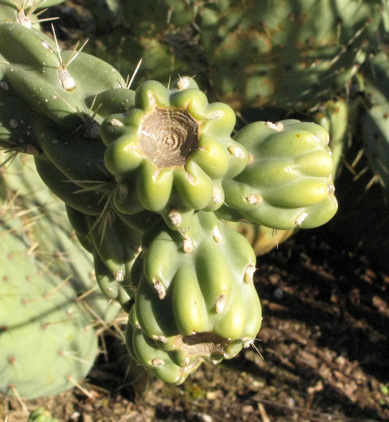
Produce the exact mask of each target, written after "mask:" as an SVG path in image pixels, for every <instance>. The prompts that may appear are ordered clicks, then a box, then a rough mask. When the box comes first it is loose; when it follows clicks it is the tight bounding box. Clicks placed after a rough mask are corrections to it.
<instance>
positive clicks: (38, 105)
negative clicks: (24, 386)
mask: <svg viewBox="0 0 389 422" xmlns="http://www.w3.org/2000/svg"><path fill="white" fill-rule="evenodd" d="M173 3H174V4H177V5H179V4H181V3H180V2H179V1H177V2H173ZM173 3H172V4H173ZM10 7H11V6H10ZM177 7H178V6H177ZM11 8H12V7H11ZM81 50H82V47H81V48H80V49H74V50H71V51H61V50H60V47H59V45H58V42H57V40H56V38H55V36H54V38H53V39H52V38H50V37H49V36H47V35H45V34H44V33H42V32H40V31H39V30H38V29H35V28H29V27H26V26H23V25H22V24H20V23H19V22H17V21H16V20H15V21H14V22H3V23H0V55H1V63H0V75H1V78H2V79H1V81H0V95H1V98H2V100H3V101H4V103H6V104H7V106H6V107H2V108H1V109H0V110H1V114H0V119H1V120H0V121H1V131H0V145H1V146H2V147H4V148H6V149H7V150H8V151H9V153H10V154H14V155H15V154H17V153H20V152H25V153H30V154H32V155H33V156H34V162H35V166H36V170H37V173H38V174H39V176H40V177H41V179H42V180H43V182H44V183H45V184H46V185H47V186H48V187H49V189H50V190H51V191H52V192H54V193H55V194H56V195H57V196H58V197H59V198H60V199H61V200H62V201H63V202H64V203H65V207H66V212H67V216H68V218H69V221H70V223H71V224H72V226H73V228H74V230H75V232H76V235H77V237H78V239H79V241H80V243H81V245H82V246H83V247H84V248H85V249H86V250H87V251H88V252H89V253H90V254H91V255H92V256H93V263H94V269H95V273H96V279H97V283H98V285H99V287H100V289H101V291H102V292H103V293H104V295H105V296H106V297H107V298H108V299H109V300H114V301H117V302H118V303H120V305H121V306H122V308H123V309H124V311H125V312H127V313H128V314H129V320H128V328H127V344H128V349H129V352H130V353H131V355H132V356H133V357H134V358H135V359H137V360H138V361H140V362H141V363H142V364H144V365H145V366H146V367H147V368H149V369H150V370H151V371H152V372H153V373H154V374H155V375H157V376H158V377H160V378H161V379H163V380H165V381H166V382H174V383H181V382H183V381H184V380H185V379H186V377H187V376H188V375H189V374H190V373H191V372H193V371H194V370H195V369H196V368H197V367H198V366H199V365H200V364H201V362H203V361H208V362H213V363H218V362H220V361H221V360H223V359H230V358H232V357H234V356H235V355H236V354H237V353H238V352H239V351H240V350H241V349H242V348H243V347H247V346H249V345H251V344H252V343H253V341H254V339H255V337H256V335H257V333H258V330H259V328H260V325H261V318H262V315H261V306H260V301H259V297H258V295H257V292H256V289H255V286H254V284H253V275H254V272H255V269H256V256H255V252H254V250H253V249H252V247H251V246H250V244H249V243H248V241H247V240H246V239H245V238H244V237H243V236H242V235H241V234H239V233H238V232H237V231H235V230H233V229H232V228H230V227H228V226H227V225H226V224H224V222H223V221H222V219H229V220H233V221H241V220H243V219H244V220H249V221H250V222H251V223H252V224H256V225H258V224H259V225H264V226H266V227H270V228H274V229H294V228H295V227H301V228H310V227H316V226H318V225H322V224H324V223H325V222H326V221H328V220H329V219H330V218H331V217H332V216H333V214H334V213H335V211H336V207H337V203H336V199H335V197H334V194H333V185H332V179H331V173H332V170H333V167H332V158H331V154H330V152H329V150H328V146H327V145H328V134H327V132H326V131H325V130H324V129H323V128H321V127H320V126H318V125H316V124H313V123H302V122H300V121H296V120H293V121H283V122H279V123H276V124H269V123H265V122H256V123H253V124H251V125H248V126H246V127H245V128H243V129H242V130H241V131H239V132H238V133H237V134H236V135H234V136H233V130H234V126H235V123H236V118H235V113H234V111H233V110H232V109H231V107H230V106H228V105H226V104H224V103H221V102H209V101H208V99H207V96H206V95H205V93H204V92H202V91H201V90H200V88H199V86H198V85H197V84H196V83H195V82H194V80H193V78H190V77H185V76H183V77H180V78H179V79H178V81H177V82H176V83H174V84H171V85H169V87H168V88H167V87H165V86H164V85H163V84H161V83H159V82H157V81H153V80H149V81H146V82H144V83H142V84H140V85H139V87H138V88H137V89H136V90H135V91H133V90H131V89H129V87H128V86H127V84H126V82H125V81H124V79H123V78H122V76H121V75H120V73H119V72H118V71H117V70H116V69H115V68H113V67H112V66H110V65H109V64H108V63H106V62H104V61H102V60H100V59H97V58H96V57H94V56H92V55H88V54H86V53H84V52H83V51H81ZM20 110H23V112H24V114H23V116H20ZM55 307H59V305H58V306H55ZM6 325H7V326H8V325H9V323H8V322H7V324H6ZM31 331H32V330H31ZM38 331H39V330H38ZM74 338H76V337H74ZM79 341H81V340H76V344H78V342H79ZM82 345H83V344H82ZM80 347H81V345H80ZM8 384H9V383H8ZM8 384H7V385H8ZM26 394H27V392H26Z"/></svg>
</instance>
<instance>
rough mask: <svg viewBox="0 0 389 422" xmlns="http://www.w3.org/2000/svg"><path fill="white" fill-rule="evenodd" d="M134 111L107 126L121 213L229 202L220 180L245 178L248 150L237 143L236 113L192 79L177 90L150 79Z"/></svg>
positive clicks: (141, 89) (182, 81) (104, 129)
mask: <svg viewBox="0 0 389 422" xmlns="http://www.w3.org/2000/svg"><path fill="white" fill-rule="evenodd" d="M135 106H136V108H134V109H133V110H132V111H131V112H130V113H128V114H126V115H113V116H110V117H108V118H107V119H106V120H105V121H104V123H103V125H102V132H101V134H102V137H103V141H104V142H105V144H106V145H107V151H106V153H105V164H106V167H107V169H108V170H109V171H110V173H112V174H113V175H114V176H115V177H116V180H117V188H116V191H115V195H114V203H115V206H116V208H117V209H118V210H119V212H122V213H124V214H133V213H137V212H139V211H140V210H142V209H146V210H149V211H153V212H163V211H167V212H169V211H170V210H172V209H178V210H179V211H183V212H185V211H189V210H207V211H209V210H215V209H217V208H219V207H220V206H221V205H222V203H223V190H222V188H221V181H222V180H223V178H226V177H233V176H235V175H236V174H238V173H240V172H241V171H242V170H243V168H244V167H245V165H246V163H247V154H246V151H245V149H244V148H243V147H242V146H241V145H239V144H238V143H237V142H235V141H234V140H233V139H231V132H232V130H233V127H234V124H235V114H234V113H233V111H232V110H231V109H230V108H229V107H228V106H226V105H225V104H222V103H212V104H209V103H208V101H207V98H206V96H205V95H204V94H203V92H202V91H200V90H199V89H198V87H197V85H196V83H195V82H194V81H193V80H192V79H190V78H181V79H180V80H179V81H178V82H177V84H176V85H174V86H173V87H172V88H171V89H167V88H165V87H164V86H163V85H161V84H160V83H158V82H155V81H148V82H145V83H143V84H141V85H140V87H139V88H138V89H137V90H136V96H135Z"/></svg>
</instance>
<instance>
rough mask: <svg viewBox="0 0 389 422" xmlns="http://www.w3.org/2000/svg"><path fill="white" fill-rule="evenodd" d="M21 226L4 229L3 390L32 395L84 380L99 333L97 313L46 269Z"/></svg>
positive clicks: (1, 245)
mask: <svg viewBox="0 0 389 422" xmlns="http://www.w3.org/2000/svg"><path fill="white" fill-rule="evenodd" d="M13 224H15V222H13ZM14 227H15V226H14ZM15 228H16V227H15ZM7 229H8V230H7ZM18 231H19V233H20V234H19V235H16V234H13V235H10V228H9V227H7V224H6V225H5V226H4V225H3V226H2V229H1V234H0V237H1V242H0V248H1V251H0V260H1V261H2V262H1V265H0V268H1V276H0V284H1V288H0V292H1V293H0V327H1V329H0V367H1V379H0V391H1V392H2V393H3V394H15V395H19V396H21V397H25V398H27V399H32V398H35V397H39V396H45V395H53V394H57V393H58V392H60V391H63V390H66V389H69V388H72V387H74V385H75V383H76V382H79V381H80V380H82V379H83V378H84V377H85V376H86V375H87V374H88V372H89V370H90V368H91V366H92V364H93V362H94V359H95V357H96V354H97V337H96V333H95V331H94V329H93V328H92V325H91V324H92V321H93V320H94V317H92V314H90V313H89V312H88V311H87V310H86V309H85V308H83V306H82V304H79V303H77V300H76V299H77V296H76V295H75V292H74V290H73V289H72V288H71V287H70V286H69V285H67V283H66V281H64V280H61V279H59V278H58V277H57V276H55V275H54V274H48V273H45V269H44V267H43V266H41V265H39V263H37V261H35V260H34V257H33V254H31V253H30V254H29V253H28V245H26V244H25V242H24V241H23V235H22V232H20V228H19V229H18ZM42 350H44V353H42Z"/></svg>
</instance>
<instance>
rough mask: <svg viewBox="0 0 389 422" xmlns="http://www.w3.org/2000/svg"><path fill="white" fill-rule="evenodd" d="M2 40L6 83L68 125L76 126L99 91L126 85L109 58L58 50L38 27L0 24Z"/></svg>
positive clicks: (37, 107) (33, 105) (37, 108)
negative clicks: (100, 58) (102, 58)
mask: <svg viewBox="0 0 389 422" xmlns="http://www.w3.org/2000/svg"><path fill="white" fill-rule="evenodd" d="M0 39H1V41H0V54H2V55H3V56H4V58H5V60H6V61H8V62H9V64H8V66H7V67H6V72H5V73H6V81H7V83H9V84H10V85H11V87H12V89H13V90H14V91H15V92H16V93H17V94H18V95H19V96H20V97H21V98H23V99H24V100H25V101H26V102H27V103H28V104H29V105H30V106H31V107H32V108H34V109H36V110H38V111H39V112H41V113H43V114H44V115H46V116H47V117H49V118H50V119H51V120H53V121H54V122H56V123H58V124H60V125H62V126H64V127H66V128H68V129H69V128H70V127H72V128H73V130H77V129H78V128H79V127H80V125H81V124H82V123H83V115H85V114H87V113H88V110H89V107H90V105H91V103H92V102H93V99H94V98H95V97H96V96H97V95H98V94H100V93H101V92H104V91H106V90H108V89H115V88H116V89H120V88H123V87H124V86H125V81H124V80H123V78H122V76H121V75H120V74H119V72H118V71H116V70H115V69H114V68H113V67H112V66H110V65H109V64H108V63H106V62H104V61H102V60H99V59H97V58H96V57H93V56H91V55H89V54H86V53H83V52H81V51H77V52H76V51H74V50H71V51H60V50H59V47H58V45H57V44H56V43H55V42H54V41H53V40H52V39H51V38H49V37H47V36H46V35H44V34H43V33H41V32H40V31H38V30H32V29H27V28H24V27H22V26H21V25H18V24H11V23H10V24H0ZM92 74H93V78H91V75H92ZM103 98H104V96H103ZM95 114H96V115H95V117H94V118H95V120H97V121H98V122H99V120H100V121H101V119H102V117H101V118H99V116H98V113H95ZM80 116H82V117H80ZM84 120H85V118H84Z"/></svg>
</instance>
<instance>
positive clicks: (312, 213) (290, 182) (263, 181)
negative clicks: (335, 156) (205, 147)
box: [218, 120, 337, 230]
mask: <svg viewBox="0 0 389 422" xmlns="http://www.w3.org/2000/svg"><path fill="white" fill-rule="evenodd" d="M234 139H235V140H236V141H238V142H240V143H241V144H242V145H243V146H244V147H245V148H246V149H247V150H248V151H249V154H250V159H249V163H248V165H247V167H246V168H245V170H244V171H242V172H241V173H240V174H239V175H237V176H236V177H235V178H234V179H230V180H225V181H224V182H223V188H224V192H225V205H224V206H223V207H222V208H221V209H220V210H219V211H218V215H219V216H220V217H222V218H225V219H227V220H235V221H236V220H237V219H243V218H245V219H247V220H248V221H250V222H252V223H255V224H259V225H264V226H266V227H269V228H274V229H285V230H288V229H294V228H312V227H317V226H320V225H322V224H324V223H326V222H327V221H328V220H329V219H331V218H332V217H333V215H334V214H335V212H336V210H337V201H336V198H335V196H334V186H333V182H332V170H333V162H332V157H331V151H330V150H329V148H328V142H329V137H328V132H327V131H326V130H325V129H324V128H322V127H321V126H319V125H317V124H315V123H303V122H300V121H298V120H284V121H280V122H278V123H276V124H274V123H265V122H255V123H251V124H249V125H247V126H245V127H244V128H243V129H241V130H240V131H239V132H238V133H237V134H236V135H235V137H234Z"/></svg>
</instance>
